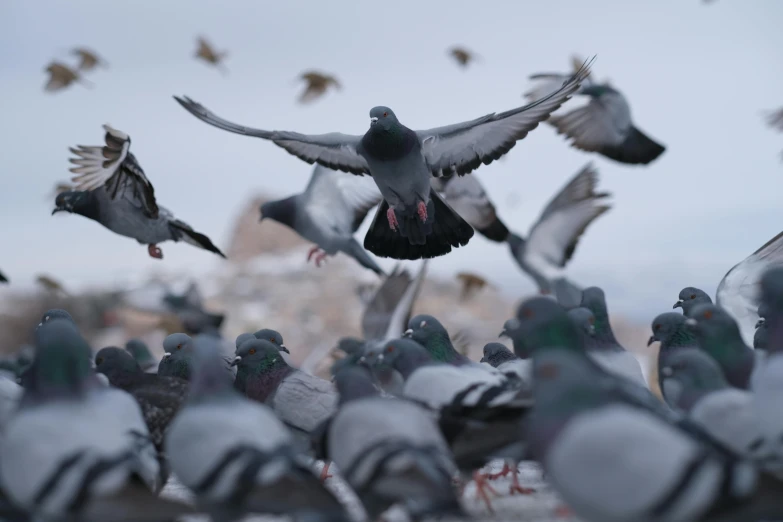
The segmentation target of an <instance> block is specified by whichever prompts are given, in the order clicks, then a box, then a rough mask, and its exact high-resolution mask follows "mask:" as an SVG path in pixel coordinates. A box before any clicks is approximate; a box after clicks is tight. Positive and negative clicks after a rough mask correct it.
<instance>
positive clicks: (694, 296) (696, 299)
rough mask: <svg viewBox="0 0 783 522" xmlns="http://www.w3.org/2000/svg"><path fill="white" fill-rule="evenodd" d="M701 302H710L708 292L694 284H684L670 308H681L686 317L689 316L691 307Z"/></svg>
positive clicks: (701, 303) (691, 310)
mask: <svg viewBox="0 0 783 522" xmlns="http://www.w3.org/2000/svg"><path fill="white" fill-rule="evenodd" d="M703 304H712V298H710V296H709V294H707V292H705V291H704V290H701V289H699V288H696V287H694V286H686V287H685V288H683V289H682V290H680V295H679V296H678V299H677V302H676V303H674V306H673V307H672V308H682V313H683V314H684V315H685V316H686V317H690V315H691V312H693V309H694V308H696V307H697V306H699V305H703Z"/></svg>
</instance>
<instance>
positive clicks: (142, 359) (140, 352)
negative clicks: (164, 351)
mask: <svg viewBox="0 0 783 522" xmlns="http://www.w3.org/2000/svg"><path fill="white" fill-rule="evenodd" d="M125 350H127V352H128V353H129V354H131V356H132V357H133V358H134V359H135V360H136V361H137V362H138V363H139V364H144V363H149V362H154V361H155V359H154V357H152V353H151V352H150V349H149V348H148V347H147V345H146V344H145V343H144V341H142V340H141V339H131V340H130V341H128V342H127V343H125Z"/></svg>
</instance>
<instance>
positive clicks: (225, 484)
mask: <svg viewBox="0 0 783 522" xmlns="http://www.w3.org/2000/svg"><path fill="white" fill-rule="evenodd" d="M193 344H194V350H195V355H194V370H193V381H192V385H191V389H190V393H189V396H188V399H187V401H186V403H185V405H184V407H183V408H182V410H181V411H180V413H179V414H178V415H177V417H176V418H175V419H174V421H173V422H172V424H171V427H170V428H169V431H168V433H167V434H166V454H167V455H168V457H169V461H170V462H171V467H172V470H173V471H174V473H175V474H176V476H177V477H178V478H179V479H180V480H181V481H182V482H183V484H185V486H187V487H188V488H190V489H191V490H192V491H193V492H194V493H195V494H196V497H197V500H198V502H199V503H200V504H201V505H203V506H204V508H205V509H206V510H207V511H208V512H209V513H210V514H212V516H213V519H214V520H237V519H239V518H241V517H242V516H243V515H244V514H246V513H272V514H279V515H293V518H294V520H297V521H300V520H301V521H305V520H307V521H312V522H316V521H317V522H327V521H329V522H337V521H341V522H342V521H346V522H347V521H348V520H349V519H348V517H347V515H346V514H345V513H344V510H343V508H342V507H341V505H340V503H339V502H338V501H337V499H335V498H334V496H333V495H332V494H331V493H330V492H328V491H327V490H326V489H325V488H324V487H323V485H322V484H321V483H320V482H319V481H318V479H317V478H316V477H315V476H314V475H313V472H312V470H311V469H310V467H309V462H308V459H307V458H306V457H305V456H304V455H302V454H301V453H300V452H299V451H298V450H297V449H296V447H295V445H294V443H293V442H294V441H293V439H292V437H291V433H290V431H289V430H287V429H286V427H285V426H284V425H283V423H282V422H280V420H278V418H277V417H276V416H275V414H274V412H272V410H271V409H269V408H268V407H266V406H264V405H262V404H259V403H257V402H254V401H249V400H247V399H245V398H244V397H242V396H241V395H240V394H239V393H237V392H236V391H235V390H234V389H233V388H232V385H231V381H230V380H229V379H228V377H227V375H226V373H225V372H224V371H223V369H222V364H223V359H222V356H221V354H220V351H219V348H218V346H217V342H216V340H215V339H214V338H211V337H208V336H203V335H201V336H198V337H196V338H195V339H194V341H193Z"/></svg>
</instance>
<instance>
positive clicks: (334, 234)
mask: <svg viewBox="0 0 783 522" xmlns="http://www.w3.org/2000/svg"><path fill="white" fill-rule="evenodd" d="M380 201H381V193H380V192H379V191H378V187H377V186H376V185H375V183H373V181H372V179H370V178H367V177H365V176H354V175H352V174H348V173H345V172H340V171H337V170H331V169H328V168H326V167H323V166H321V165H316V166H315V168H314V169H313V174H312V175H311V176H310V183H308V185H307V187H306V188H305V190H304V192H302V193H301V194H296V195H294V196H290V197H287V198H285V199H280V200H277V201H267V202H266V203H264V204H262V205H261V220H262V221H263V220H264V219H267V218H268V219H271V220H273V221H277V222H278V223H281V224H283V225H285V226H287V227H288V228H290V229H292V230H293V231H294V232H296V233H297V234H299V235H300V236H302V237H303V238H304V239H306V240H307V241H311V242H312V243H315V245H314V246H313V248H311V249H310V253H309V254H308V255H307V260H308V261H309V260H310V258H312V257H313V256H314V255H315V256H316V257H315V264H316V266H321V262H322V261H323V260H324V259H325V258H326V256H333V255H335V254H336V253H337V252H343V253H344V254H346V255H349V256H351V257H353V258H354V259H355V260H356V261H358V262H359V264H360V265H362V266H363V267H365V268H369V269H370V270H372V271H373V272H375V273H376V274H379V275H383V270H382V269H381V267H379V266H378V264H377V263H376V262H375V261H374V260H373V259H372V258H371V257H370V255H369V254H368V253H367V251H366V250H364V248H363V247H362V246H361V245H360V244H359V243H358V242H357V241H356V240H355V239H354V238H353V234H354V232H356V230H357V229H358V228H359V227H360V226H361V224H362V222H363V221H364V218H365V217H366V216H367V212H369V211H370V210H371V209H372V208H373V207H374V206H376V205H377V204H378V203H379V202H380Z"/></svg>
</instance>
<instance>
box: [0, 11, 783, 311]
mask: <svg viewBox="0 0 783 522" xmlns="http://www.w3.org/2000/svg"><path fill="white" fill-rule="evenodd" d="M781 16H783V2H780V1H779V0H722V1H720V2H716V3H714V4H711V5H709V6H707V5H704V4H702V2H701V1H700V0H659V1H647V2H627V1H626V0H590V1H578V0H571V1H565V0H550V1H547V2H539V1H518V2H511V1H507V2H500V1H497V2H480V3H479V2H459V1H449V0H442V1H426V2H422V1H395V2H384V3H383V4H381V3H379V2H366V1H358V0H357V1H332V2H316V1H304V0H302V1H294V0H287V1H280V2H267V1H261V0H255V1H252V0H247V1H231V2H225V1H196V0H188V1H185V0H180V1H166V2H160V1H151V0H137V1H134V2H105V1H102V0H89V1H88V0H72V1H69V2H53V1H40V0H24V1H21V0H15V1H7V2H2V3H1V4H0V49H1V50H2V52H0V92H1V93H2V97H0V114H2V120H1V123H0V156H1V157H2V158H3V173H2V179H3V183H2V190H1V191H0V222H2V223H3V236H4V237H3V245H4V246H3V248H2V251H1V252H0V269H1V270H3V271H4V272H6V273H7V274H8V275H9V276H10V277H11V279H12V280H13V282H14V284H19V285H23V284H29V283H31V281H32V279H33V277H34V275H35V274H36V273H38V272H48V273H51V274H54V275H56V276H58V277H60V278H61V279H62V280H63V281H65V282H66V283H67V284H70V286H72V287H73V286H78V285H80V284H85V283H93V282H101V281H112V280H113V279H114V278H115V277H118V276H120V275H122V274H128V273H134V272H139V271H148V270H149V269H150V268H151V267H155V266H160V265H159V264H160V261H157V260H153V259H150V258H149V257H148V255H147V252H146V248H144V247H142V246H140V245H138V244H137V243H136V242H135V241H133V240H131V239H128V238H123V237H120V236H116V235H113V234H112V233H110V232H109V231H107V230H105V229H103V228H102V227H100V226H99V225H98V224H96V223H94V222H91V221H89V220H87V219H85V218H81V217H79V216H54V217H52V216H50V211H51V209H52V201H51V200H47V199H46V197H47V194H49V192H50V191H51V189H52V187H53V184H54V182H56V181H58V180H64V179H67V178H68V177H69V174H70V173H68V171H67V168H68V166H69V164H68V162H67V158H68V150H67V148H68V147H69V146H72V145H75V144H84V145H93V144H99V143H101V139H102V136H103V132H102V129H101V125H102V124H103V123H110V124H111V125H112V126H114V127H116V128H118V129H121V130H123V131H125V132H127V133H128V134H130V135H131V137H132V139H133V145H132V150H133V152H134V153H135V154H136V156H137V158H138V159H139V161H140V162H141V164H142V166H143V168H144V169H145V171H146V173H147V175H148V176H149V178H150V179H151V180H152V182H153V183H154V185H155V192H156V195H157V197H158V201H159V203H160V204H162V205H163V206H165V207H167V208H169V209H171V210H172V211H173V212H174V213H175V214H176V215H177V216H178V217H179V218H181V219H183V220H185V221H186V222H188V223H190V224H191V225H192V226H193V227H194V228H196V229H197V230H199V231H201V232H204V233H206V234H208V235H210V236H211V237H212V238H213V240H215V241H216V243H217V244H218V245H219V246H221V247H225V246H226V242H227V232H228V230H229V228H230V224H231V222H232V220H233V218H234V216H235V215H236V213H237V212H238V210H239V208H240V206H241V205H242V204H244V202H245V199H246V198H247V197H248V196H250V195H251V194H253V193H255V192H258V191H266V192H269V193H275V194H278V195H280V196H285V195H288V194H290V193H293V192H295V191H299V190H301V189H302V188H303V187H304V185H305V183H306V182H307V179H308V176H309V174H310V169H311V167H310V166H308V165H307V164H305V163H303V162H301V161H299V160H298V159H296V158H294V157H293V156H290V155H288V154H287V153H286V152H285V151H283V150H281V149H279V148H277V147H275V146H274V145H272V144H271V143H268V142H263V141H261V140H258V139H251V138H244V137H242V136H237V135H233V134H230V133H227V132H223V131H220V130H218V129H215V128H212V127H209V126H208V125H206V124H204V123H202V122H199V121H198V120H196V119H195V118H194V117H193V116H191V115H189V114H188V113H186V112H185V111H184V110H183V109H182V108H181V107H180V106H179V105H177V104H176V103H175V102H174V101H173V100H172V98H171V96H172V95H173V94H185V95H188V96H191V97H192V98H194V99H195V100H197V101H199V102H201V103H203V104H204V105H205V106H207V107H209V108H210V109H212V110H213V111H215V112H216V113H217V114H219V115H221V116H224V117H226V118H227V119H230V120H232V121H236V122H238V123H244V124H247V125H252V126H256V127H261V128H268V129H282V130H297V131H300V132H306V133H320V132H328V131H342V132H346V133H352V134H361V133H363V132H364V131H365V130H366V128H367V125H368V111H369V109H370V108H371V107H373V106H375V105H388V106H390V107H392V108H394V110H395V112H396V113H397V115H398V116H399V117H400V119H401V120H402V121H403V122H404V123H405V124H406V125H408V126H409V127H412V128H429V127H434V126H438V125H443V124H448V123H456V122H459V121H464V120H467V119H472V118H475V117H477V116H481V115H483V114H486V113H488V112H493V111H502V110H506V109H509V108H512V107H515V106H519V105H522V104H523V103H524V100H523V99H522V97H521V94H522V92H523V91H524V90H525V89H526V88H527V87H528V86H529V85H530V83H529V82H528V80H527V76H528V75H529V74H532V73H535V72H540V71H553V70H554V71H557V70H567V68H568V66H569V57H570V55H571V53H574V52H577V53H579V54H581V55H582V56H589V55H593V54H596V55H597V56H598V59H597V60H596V62H595V64H594V66H593V71H594V73H595V74H596V76H597V77H598V78H599V79H603V78H610V79H611V81H612V83H613V85H615V86H616V87H618V88H619V89H621V90H622V91H623V92H624V93H625V94H626V96H627V97H628V99H629V100H630V102H631V107H632V111H633V117H634V119H635V121H636V123H637V125H638V126H639V127H640V128H641V129H642V130H643V131H644V132H646V133H648V134H649V135H650V136H651V137H653V138H654V139H656V140H659V141H660V142H662V143H663V144H665V145H666V146H667V151H666V152H665V153H664V154H663V156H661V157H660V158H659V159H658V160H657V161H656V162H655V163H653V164H652V165H651V166H649V167H630V166H624V165H620V164H617V163H614V162H611V161H610V160H606V159H604V158H602V157H599V156H596V155H590V154H587V153H583V152H579V151H577V150H575V149H572V148H570V147H568V146H567V144H566V143H565V141H564V140H563V139H562V138H561V137H559V136H557V135H556V134H555V133H554V131H553V130H552V129H551V128H550V127H548V126H544V125H542V126H541V127H539V128H538V129H536V130H534V131H533V132H532V133H531V134H530V135H529V136H528V137H527V138H525V140H523V141H522V142H520V143H518V144H517V146H516V147H515V148H514V149H513V150H512V151H511V152H510V153H509V155H508V156H507V158H506V160H505V161H502V162H496V163H494V164H492V165H490V166H483V167H481V168H480V169H479V170H478V171H477V173H476V174H477V175H478V176H480V177H481V181H482V182H483V183H484V185H485V186H486V188H487V190H488V192H489V193H490V195H491V196H492V197H493V199H494V201H495V204H496V205H497V207H498V209H499V212H500V215H501V217H502V219H504V220H505V221H506V223H507V224H508V225H509V227H510V228H512V229H515V230H517V231H519V232H521V233H524V234H526V233H527V229H528V227H529V226H530V224H531V223H532V222H533V221H534V220H535V218H536V216H537V215H538V213H539V212H540V210H541V208H542V206H543V205H544V204H545V202H546V201H547V200H548V198H549V197H551V195H552V193H553V192H554V191H555V190H557V189H558V188H559V187H560V186H561V185H562V184H563V183H564V182H565V181H566V180H567V179H568V178H569V177H570V176H571V175H573V174H574V173H575V172H576V171H577V170H578V169H579V168H581V167H582V165H584V164H585V163H586V162H587V161H593V162H594V163H595V165H596V166H597V167H598V168H599V170H600V173H601V188H602V189H605V190H609V191H611V192H612V193H613V194H614V205H615V208H614V209H613V210H612V211H611V212H609V213H607V214H605V215H604V216H603V217H601V218H599V219H598V221H597V222H596V223H595V224H594V225H593V226H592V227H591V228H590V229H589V230H588V232H587V234H586V235H585V237H584V238H583V240H582V242H581V243H580V245H579V247H578V249H577V252H576V255H575V257H574V259H573V261H572V263H571V265H570V269H569V270H570V274H571V276H572V278H573V279H574V280H576V281H577V282H579V283H581V284H584V285H588V284H597V285H601V286H603V287H605V288H606V290H607V293H608V297H609V300H610V306H612V307H622V308H623V309H624V310H626V311H627V313H629V314H632V315H634V316H637V317H640V318H643V319H647V318H651V317H652V315H654V314H655V313H657V312H659V311H663V310H664V309H668V308H670V307H671V304H672V303H673V302H674V300H675V299H676V294H677V292H678V291H679V290H680V288H681V287H683V286H687V285H697V286H702V287H704V288H705V290H708V291H710V292H714V289H715V286H716V285H717V283H718V281H719V280H720V278H721V277H722V276H723V274H724V273H725V272H726V271H727V270H728V269H729V268H730V267H731V266H732V265H734V264H735V263H737V262H739V261H740V260H741V259H743V258H744V257H745V256H747V255H748V254H750V253H751V252H753V251H754V250H755V249H756V248H757V247H759V246H760V245H761V244H763V243H764V242H766V241H767V240H768V239H769V238H771V237H772V236H773V235H775V234H777V233H778V232H780V229H781V220H780V219H779V217H780V213H781V211H780V193H781V189H782V188H783V182H782V181H781V171H782V169H783V165H781V163H780V159H779V150H780V149H781V141H783V140H781V135H780V134H777V133H775V132H773V131H772V130H771V129H769V128H767V127H766V125H765V124H764V122H763V120H762V115H763V114H764V111H766V110H769V109H774V108H776V107H778V106H780V105H783V91H781V88H780V87H781V85H783V61H781V55H780V50H781V49H783V33H781V32H780V30H779V25H780V24H779V22H780V20H781ZM199 34H204V35H205V36H206V37H207V38H208V39H210V40H211V41H212V42H213V44H214V45H215V46H216V47H217V48H218V49H227V50H228V51H229V53H230V56H229V58H228V60H227V62H226V64H227V67H228V68H229V69H230V73H229V75H228V76H222V75H221V74H220V73H219V72H218V71H216V70H214V69H212V68H209V67H207V66H205V65H204V64H202V63H201V62H197V61H195V60H194V59H192V55H193V52H194V50H195V38H196V36H197V35H199ZM454 44H462V45H465V46H467V47H468V48H470V49H473V50H475V51H476V53H478V54H479V55H480V56H481V57H482V61H481V62H480V63H476V64H475V66H473V67H471V68H469V69H467V70H462V69H460V68H458V67H457V66H456V65H455V64H454V63H453V62H452V61H451V60H450V59H449V58H447V56H446V49H447V48H448V47H450V46H451V45H454ZM77 45H84V46H88V47H92V48H94V49H95V50H97V51H98V52H99V53H100V54H101V55H102V56H104V57H105V58H106V59H107V60H108V62H109V63H110V68H109V69H108V70H100V71H97V72H96V73H94V74H92V75H91V76H90V80H91V81H93V82H94V83H95V87H94V88H93V89H86V88H83V87H82V86H79V85H76V86H74V87H72V88H70V89H68V90H66V91H64V92H60V93H57V94H55V95H50V94H46V93H44V92H43V89H42V87H43V85H44V83H45V80H46V77H45V74H44V73H43V69H44V67H45V66H46V64H47V63H48V62H49V61H50V60H51V59H53V58H58V57H59V58H61V59H63V60H66V61H67V60H72V58H71V57H69V56H68V55H67V50H68V49H69V48H70V47H72V46H77ZM309 68H317V69H322V70H324V71H326V72H333V73H334V74H336V75H337V76H338V77H339V78H340V80H341V81H342V83H343V85H344V89H343V90H342V91H341V92H337V93H330V94H328V95H327V96H326V97H325V98H323V99H321V100H320V101H318V102H316V103H315V104H313V105H310V106H300V105H298V104H297V103H296V96H297V95H298V93H299V90H300V88H301V86H300V85H298V84H296V83H295V79H296V77H297V75H298V74H299V73H300V72H301V71H302V70H304V69H309ZM571 103H573V102H571ZM514 195H515V196H516V199H518V203H517V205H516V206H512V205H511V204H510V200H511V199H512V196H514ZM360 233H361V234H363V230H362V231H361V232H360ZM360 239H361V237H360ZM162 248H163V251H164V253H165V256H166V259H165V260H164V263H165V264H166V266H167V268H169V269H171V268H173V267H182V269H183V270H186V271H191V272H193V273H199V272H203V271H205V270H209V269H212V268H214V267H216V266H217V263H220V262H221V261H220V260H219V259H218V258H216V257H214V256H213V255H211V254H209V253H206V252H202V251H198V250H195V249H193V248H192V247H190V246H188V245H185V244H173V243H165V244H163V246H162ZM302 263H304V259H302ZM382 264H383V265H384V266H390V265H391V264H392V261H389V260H383V261H382ZM431 267H432V268H431V270H432V272H433V273H435V274H441V275H446V276H447V275H450V274H453V273H456V272H457V271H461V270H472V271H475V272H478V273H481V274H484V275H486V276H487V277H488V278H489V279H490V280H491V281H492V282H493V283H494V284H496V285H497V286H500V287H502V288H504V289H505V290H506V291H507V292H508V293H509V294H510V295H513V296H518V295H522V294H523V293H524V292H527V291H529V290H530V289H531V283H530V282H529V280H528V279H527V277H526V276H524V275H523V274H521V273H520V272H519V270H518V269H517V267H516V265H515V264H514V263H513V261H512V260H511V257H510V256H509V254H508V252H507V249H506V248H505V247H503V246H497V245H495V244H492V243H489V242H488V241H486V240H484V239H483V238H481V237H479V236H475V237H474V239H473V240H471V242H470V244H469V245H468V246H467V247H465V248H460V249H458V250H456V251H454V252H453V253H452V254H450V255H448V256H446V257H442V258H438V259H436V260H434V261H433V263H431Z"/></svg>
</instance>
